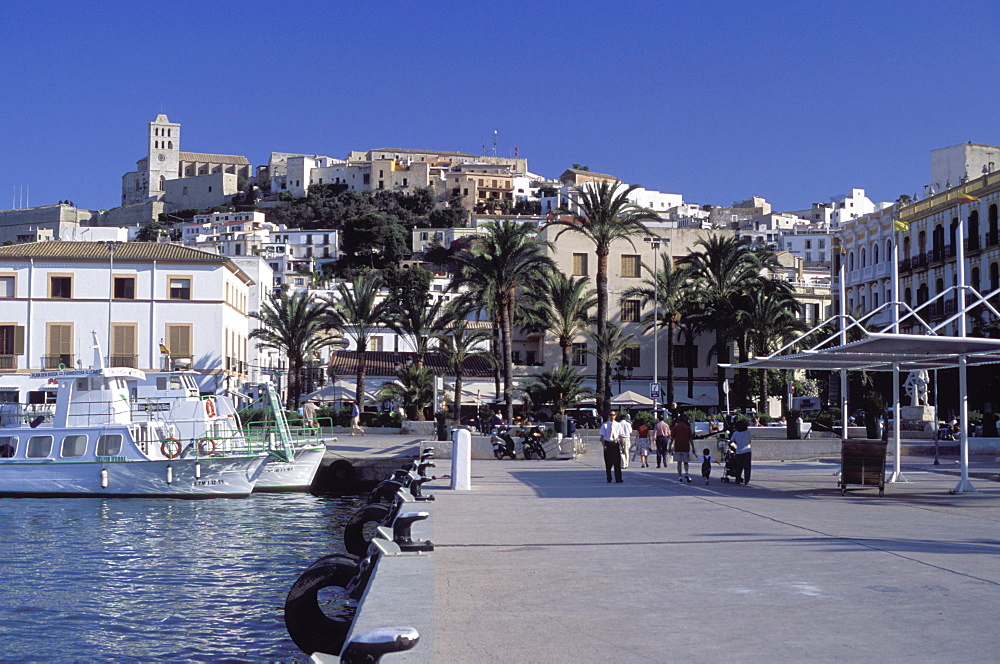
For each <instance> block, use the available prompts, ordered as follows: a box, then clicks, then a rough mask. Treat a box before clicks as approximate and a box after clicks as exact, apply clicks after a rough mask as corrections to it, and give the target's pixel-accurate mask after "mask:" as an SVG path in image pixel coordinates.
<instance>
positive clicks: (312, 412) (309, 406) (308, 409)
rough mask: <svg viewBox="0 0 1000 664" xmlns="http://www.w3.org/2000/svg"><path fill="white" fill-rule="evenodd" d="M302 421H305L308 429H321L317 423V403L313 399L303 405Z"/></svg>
mask: <svg viewBox="0 0 1000 664" xmlns="http://www.w3.org/2000/svg"><path fill="white" fill-rule="evenodd" d="M302 419H303V420H304V421H305V425H306V426H307V427H309V428H311V429H317V428H319V423H318V422H317V421H316V402H314V401H313V400H312V399H309V400H307V401H306V402H305V403H304V404H302Z"/></svg>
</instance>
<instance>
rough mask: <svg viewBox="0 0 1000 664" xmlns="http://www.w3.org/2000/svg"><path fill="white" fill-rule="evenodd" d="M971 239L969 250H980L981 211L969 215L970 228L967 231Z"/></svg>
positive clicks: (974, 211)
mask: <svg viewBox="0 0 1000 664" xmlns="http://www.w3.org/2000/svg"><path fill="white" fill-rule="evenodd" d="M966 235H967V236H968V238H969V249H978V248H979V210H973V211H972V212H970V213H969V228H968V229H966Z"/></svg>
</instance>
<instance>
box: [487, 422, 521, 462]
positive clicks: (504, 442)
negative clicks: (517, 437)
mask: <svg viewBox="0 0 1000 664" xmlns="http://www.w3.org/2000/svg"><path fill="white" fill-rule="evenodd" d="M490 443H491V444H492V445H493V456H495V457H496V458H497V459H503V458H504V457H505V456H509V457H510V458H511V459H516V458H517V453H516V452H515V451H514V439H513V438H511V437H510V434H509V433H507V430H506V429H501V428H499V427H493V429H492V430H491V431H490Z"/></svg>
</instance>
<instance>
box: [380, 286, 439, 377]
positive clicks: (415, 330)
mask: <svg viewBox="0 0 1000 664" xmlns="http://www.w3.org/2000/svg"><path fill="white" fill-rule="evenodd" d="M441 302H442V301H441V300H436V301H434V302H431V301H430V296H429V295H428V297H427V298H425V299H424V300H423V301H422V302H420V301H416V300H409V299H403V300H395V301H392V302H391V304H390V307H389V316H388V320H387V321H386V322H387V323H388V325H389V327H390V328H392V330H393V331H395V332H397V333H399V334H402V335H404V336H406V337H409V338H410V342H411V343H412V344H413V348H414V350H416V352H417V360H416V361H417V364H420V365H423V363H424V356H425V355H427V349H428V348H429V346H430V342H431V339H432V338H433V335H434V334H435V333H436V332H438V331H439V330H440V329H441V325H440V313H441Z"/></svg>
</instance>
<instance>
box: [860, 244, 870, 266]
mask: <svg viewBox="0 0 1000 664" xmlns="http://www.w3.org/2000/svg"><path fill="white" fill-rule="evenodd" d="M867 265H868V250H866V249H865V248H864V247H862V248H861V263H860V264H859V265H858V267H865V266H867Z"/></svg>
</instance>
